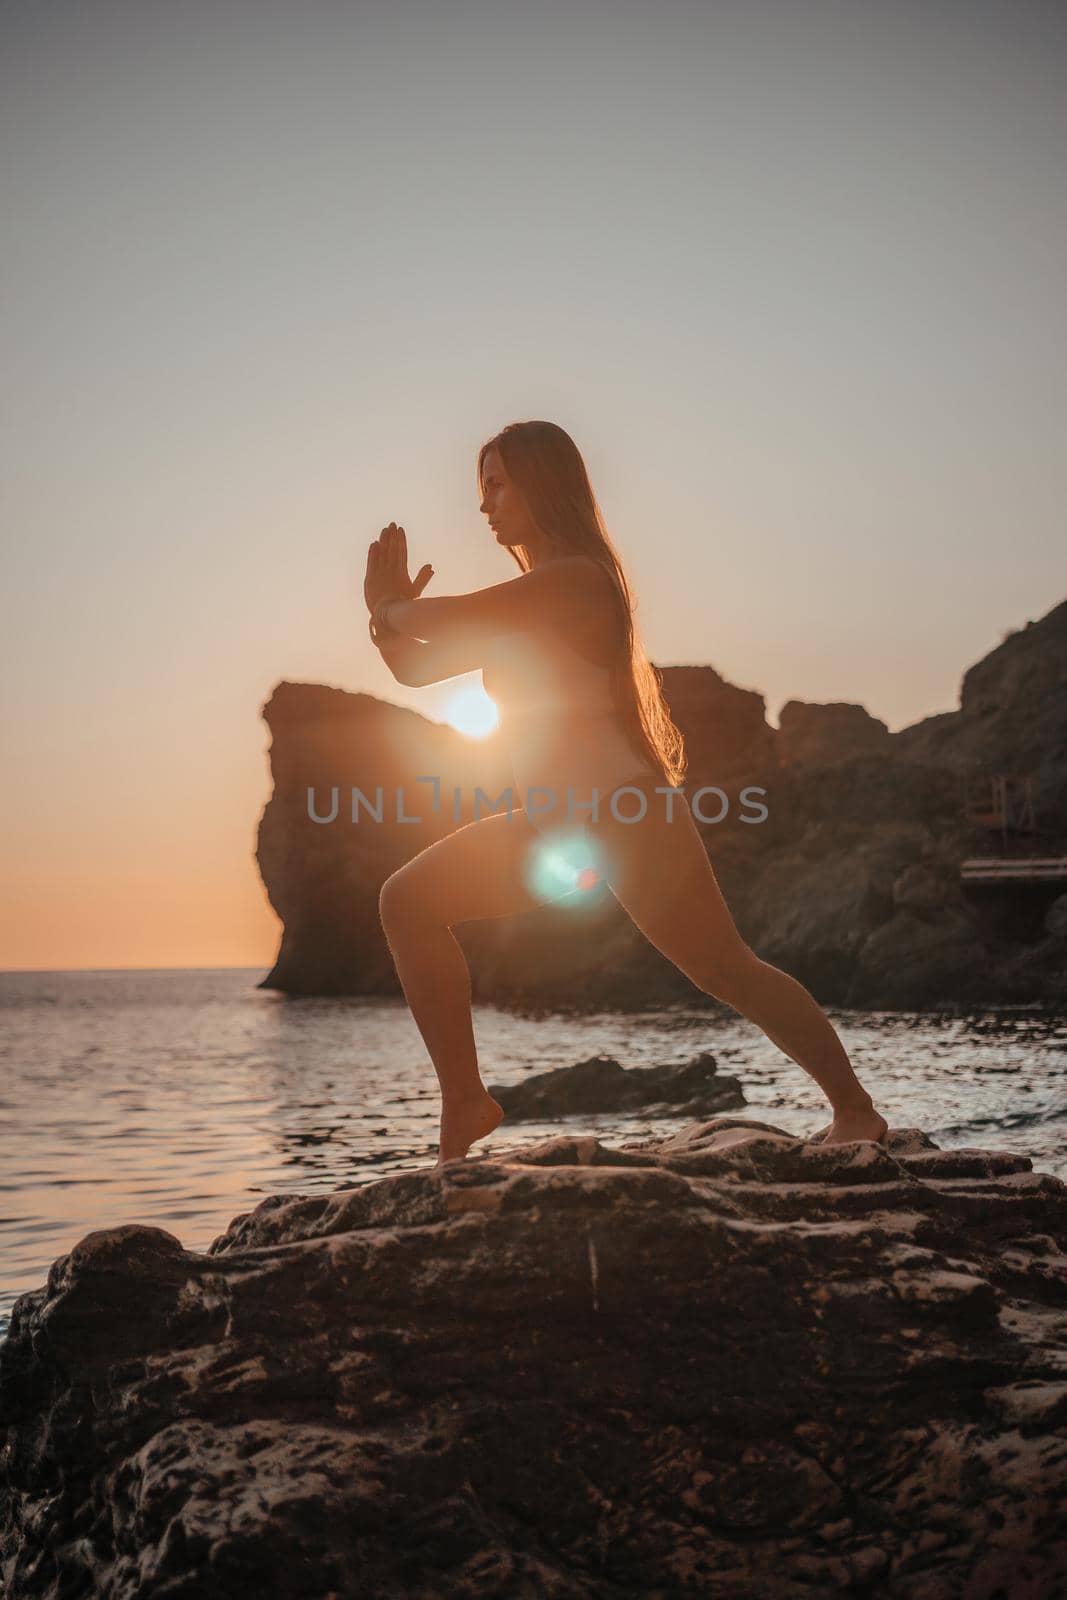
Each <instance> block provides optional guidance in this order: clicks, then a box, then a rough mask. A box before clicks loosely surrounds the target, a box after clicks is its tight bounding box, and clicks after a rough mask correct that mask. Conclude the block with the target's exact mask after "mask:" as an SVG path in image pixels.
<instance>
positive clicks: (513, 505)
mask: <svg viewBox="0 0 1067 1600" xmlns="http://www.w3.org/2000/svg"><path fill="white" fill-rule="evenodd" d="M482 481H483V483H484V484H485V493H484V494H483V496H482V503H481V506H480V507H479V510H480V511H481V512H482V514H483V516H486V517H488V519H489V525H490V527H491V528H492V530H493V532H494V534H495V535H496V542H497V544H499V545H515V544H524V545H530V544H531V543H535V542H537V540H538V539H539V535H538V532H537V527H536V524H535V523H534V521H533V518H532V517H531V516H530V513H529V511H528V509H527V506H526V499H525V497H524V495H523V492H522V490H521V489H520V488H519V486H518V484H517V483H514V482H513V481H512V480H511V478H509V477H508V474H507V468H506V467H505V466H504V463H503V462H502V461H501V459H500V454H499V452H498V451H497V450H495V449H493V450H487V451H486V453H485V459H484V460H483V462H482Z"/></svg>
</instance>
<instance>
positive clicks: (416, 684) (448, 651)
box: [378, 633, 483, 689]
mask: <svg viewBox="0 0 1067 1600" xmlns="http://www.w3.org/2000/svg"><path fill="white" fill-rule="evenodd" d="M378 650H379V653H380V654H381V657H382V660H383V661H384V662H385V664H386V666H387V667H388V668H389V671H390V672H391V673H392V674H393V677H394V678H395V679H396V681H397V683H403V684H405V685H406V686H407V687H408V688H411V689H422V688H425V686H426V685H427V684H428V683H441V682H443V680H444V679H446V678H456V677H459V676H460V674H461V673H464V672H476V671H477V669H478V668H479V667H480V666H481V664H482V655H483V651H482V650H481V649H480V648H479V646H478V644H477V643H476V642H472V641H470V640H463V639H455V640H441V641H439V642H437V643H435V644H424V643H423V641H422V640H421V639H409V638H408V636H407V634H404V633H397V634H394V635H392V636H391V637H388V638H383V639H382V640H380V642H379V644H378Z"/></svg>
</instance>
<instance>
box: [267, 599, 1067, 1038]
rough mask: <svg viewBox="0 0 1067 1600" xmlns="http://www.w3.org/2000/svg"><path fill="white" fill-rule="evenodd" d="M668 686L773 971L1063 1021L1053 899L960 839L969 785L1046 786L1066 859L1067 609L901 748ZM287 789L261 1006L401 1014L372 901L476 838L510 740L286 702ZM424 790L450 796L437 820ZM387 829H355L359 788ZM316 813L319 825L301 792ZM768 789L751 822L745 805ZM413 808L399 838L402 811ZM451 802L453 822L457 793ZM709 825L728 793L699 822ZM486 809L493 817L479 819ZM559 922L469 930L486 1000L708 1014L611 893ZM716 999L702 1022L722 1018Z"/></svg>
mask: <svg viewBox="0 0 1067 1600" xmlns="http://www.w3.org/2000/svg"><path fill="white" fill-rule="evenodd" d="M661 671H662V678H663V688H664V693H665V695H666V698H667V700H668V702H669V704H670V706H671V710H672V713H673V715H674V717H675V720H676V721H677V723H678V725H679V726H680V727H681V729H682V731H683V733H684V734H685V738H686V744H687V748H688V752H689V773H688V779H687V783H686V794H687V797H688V798H689V800H690V803H691V804H692V802H693V799H694V797H695V796H696V794H697V791H698V789H699V788H701V787H702V786H704V785H718V786H719V787H720V788H721V789H722V790H723V791H724V792H725V794H726V795H727V798H728V800H729V802H730V806H729V811H728V814H727V816H726V817H725V819H724V820H723V821H722V822H721V823H719V824H715V823H708V824H706V825H705V824H701V825H700V831H701V833H702V836H703V838H704V840H705V842H706V844H707V847H708V852H709V856H710V858H711V860H712V862H713V864H714V867H715V871H716V874H717V876H718V878H719V881H720V883H721V884H722V887H723V890H724V892H725V893H726V896H727V899H728V901H729V903H730V908H731V910H732V912H733V914H734V917H735V920H736V921H737V923H738V926H739V927H740V928H741V930H742V933H743V934H744V935H745V937H746V938H747V939H748V940H749V941H750V942H751V943H752V944H753V946H754V948H755V949H756V950H757V952H758V953H759V954H760V955H761V956H763V957H764V958H765V959H767V960H769V961H772V962H774V963H775V964H776V965H778V966H782V967H784V968H785V969H786V970H787V971H789V972H792V973H793V974H794V975H795V976H796V977H798V978H800V979H801V981H802V982H804V983H806V984H807V985H808V986H809V987H810V988H811V989H812V990H813V992H814V993H815V995H816V996H817V998H818V999H819V1000H821V1001H822V1002H823V1003H824V1004H839V1005H854V1006H866V1007H883V1006H899V1007H903V1008H909V1007H924V1006H941V1005H946V1004H949V1005H960V1004H962V1005H986V1004H990V1003H996V1002H1004V1003H1019V1002H1033V1001H1043V1002H1046V1003H1048V1004H1050V1005H1055V1006H1060V1005H1067V927H1065V922H1064V918H1062V917H1061V916H1058V915H1057V916H1054V917H1052V918H1051V920H1049V919H1048V912H1049V908H1050V906H1051V903H1052V900H1053V899H1054V898H1055V895H1056V894H1057V893H1062V889H1060V888H1058V887H1057V886H1056V885H1051V886H1050V885H1045V886H1043V887H1041V888H1040V889H1038V890H1025V889H1019V888H1014V889H1003V888H997V889H994V890H992V891H985V892H981V893H977V892H975V891H973V890H968V891H967V892H966V893H964V892H962V891H961V887H960V871H959V868H960V862H961V860H962V859H964V858H965V857H966V856H969V855H974V854H988V853H990V851H991V850H992V851H993V852H994V853H996V852H997V851H998V850H999V848H1000V845H999V840H997V839H994V840H993V841H992V842H991V841H990V839H989V838H988V837H987V836H986V835H984V834H981V833H979V832H976V831H975V830H974V829H972V828H971V827H970V826H969V825H968V824H967V823H966V821H965V818H964V811H963V805H962V787H961V785H962V778H963V775H964V774H965V773H966V774H968V775H969V776H970V777H972V778H975V777H981V776H982V775H983V774H992V773H998V772H1009V773H1010V772H1022V773H1027V772H1028V773H1032V774H1033V776H1034V783H1035V799H1036V808H1037V818H1038V823H1039V826H1040V827H1041V828H1042V829H1043V830H1044V831H1043V833H1042V835H1041V836H1040V839H1039V841H1038V848H1039V851H1040V853H1048V854H1056V853H1061V852H1062V853H1065V854H1067V739H1065V737H1064V729H1065V728H1067V602H1065V603H1064V604H1062V605H1059V606H1057V607H1056V608H1055V609H1054V610H1053V611H1051V612H1050V613H1049V614H1048V615H1047V616H1046V617H1043V618H1041V620H1040V621H1039V622H1035V623H1033V624H1032V625H1031V626H1029V627H1027V628H1025V629H1023V630H1021V631H1020V632H1019V633H1016V634H1013V635H1011V636H1010V637H1009V638H1007V639H1006V640H1005V641H1004V642H1003V643H1002V644H1001V645H999V646H998V647H997V648H996V649H995V650H993V651H992V652H991V653H990V654H989V655H988V656H987V657H986V658H985V659H984V660H983V661H980V662H978V663H977V664H976V665H975V666H973V667H971V668H970V669H969V671H968V672H967V673H966V674H965V676H964V679H963V689H962V694H961V706H960V709H959V710H958V711H955V712H946V713H944V714H942V715H938V716H935V717H928V718H926V719H924V720H923V721H922V722H919V723H916V724H915V725H914V726H913V727H911V728H905V729H903V730H901V731H900V732H899V733H895V734H890V733H888V732H887V731H886V729H885V727H884V725H883V724H882V723H880V722H878V721H877V719H875V718H873V717H870V716H869V715H868V713H867V712H866V711H865V710H864V709H863V707H861V706H851V705H847V704H840V705H837V704H835V705H829V706H813V705H804V704H801V703H800V702H797V701H790V702H789V703H788V704H787V705H786V706H785V707H783V709H782V712H781V728H780V729H775V728H772V727H771V726H770V725H769V723H768V722H767V718H766V708H765V704H764V699H763V696H762V695H760V694H758V693H757V692H756V691H754V690H750V689H740V688H737V687H736V686H735V685H733V684H729V683H727V682H726V681H725V680H724V679H723V678H722V677H721V675H720V674H719V673H717V672H716V671H715V670H714V669H713V668H711V667H664V668H662V669H661ZM264 716H265V718H266V720H267V722H268V724H269V726H270V728H271V731H272V734H273V742H272V745H271V768H272V773H273V777H274V793H273V796H272V798H271V800H270V802H269V804H268V805H267V807H266V810H265V812H264V814H263V817H262V820H261V823H260V828H259V843H258V849H257V858H258V861H259V866H260V870H261V872H262V874H263V879H264V882H265V884H266V886H267V891H268V894H269V896H270V899H271V903H272V905H273V906H274V908H275V909H276V911H277V912H278V915H279V916H280V917H281V919H282V921H283V923H284V932H283V935H282V942H281V948H280V950H279V953H278V959H277V962H276V964H275V967H274V970H273V971H272V972H271V974H270V975H269V977H268V978H267V979H266V980H265V987H273V988H280V989H285V990H287V991H290V992H294V993H360V994H399V993H400V988H399V984H398V982H397V979H396V974H395V972H394V969H393V963H392V960H391V958H390V955H389V951H388V949H387V947H386V944H385V940H384V937H383V934H382V930H381V926H380V922H379V918H378V890H379V888H380V885H381V883H382V882H383V881H384V879H385V878H386V877H387V876H388V875H389V873H390V872H392V871H393V870H394V869H395V868H396V867H397V866H399V865H401V864H402V863H403V862H404V861H406V860H408V859H410V857H411V856H413V855H414V854H416V853H417V851H419V850H421V849H422V848H424V846H425V845H427V844H429V843H431V842H433V840H435V839H437V838H440V837H441V836H442V835H444V834H447V833H449V832H451V831H452V830H453V829H454V828H455V827H456V826H457V825H459V824H461V823H465V822H468V821H471V820H472V819H473V814H474V813H473V800H474V788H475V785H481V786H482V788H483V789H485V790H486V792H487V793H488V794H489V795H490V796H493V797H498V796H500V795H501V794H502V792H503V790H505V789H506V788H507V786H508V784H509V782H510V781H511V778H510V769H509V768H508V766H507V763H506V759H505V756H504V754H503V751H502V749H501V748H500V746H499V741H498V740H497V739H488V740H485V741H482V742H479V743H477V744H472V742H471V741H469V740H466V739H464V738H462V737H461V736H460V735H459V734H457V733H455V732H453V730H451V729H450V728H447V727H442V726H440V725H438V724H436V723H430V722H427V721H425V720H424V719H423V718H422V717H420V716H418V715H417V714H416V713H415V712H413V711H409V710H405V709H402V708H400V707H398V706H391V705H387V704H385V703H383V702H381V701H378V700H375V699H374V698H373V697H371V696H369V695H348V694H344V693H343V692H342V691H340V690H337V689H326V688H322V687H320V686H317V685H310V684H306V685H302V684H291V683H283V684H280V685H279V686H278V687H277V688H276V690H275V691H274V694H273V695H272V696H271V699H270V701H269V702H268V704H267V705H266V706H265V708H264ZM420 774H423V775H425V774H437V775H439V776H440V778H441V785H442V791H441V792H442V801H441V806H440V809H439V810H438V811H437V812H433V811H432V809H431V808H430V806H429V804H428V801H429V798H430V796H429V789H428V786H426V785H421V786H420V785H418V784H417V783H416V782H415V781H414V780H415V778H416V776H417V775H420ZM379 784H381V785H382V786H383V790H384V794H385V797H386V801H387V803H386V815H385V818H384V820H383V822H382V823H381V824H377V823H371V822H369V821H368V820H367V817H366V813H365V812H363V813H361V818H362V820H361V821H360V822H359V823H358V824H353V822H352V821H351V816H350V804H349V797H350V790H351V787H352V786H353V785H355V786H357V787H360V788H362V789H363V790H364V792H365V793H367V794H368V796H370V797H371V798H373V795H374V792H375V789H376V786H377V785H379ZM309 786H314V787H315V789H316V798H317V803H318V806H319V810H320V814H325V815H328V814H329V800H330V793H331V789H332V787H333V786H336V787H337V788H338V790H339V815H338V817H337V819H336V820H335V821H334V822H331V823H329V824H319V823H315V822H312V821H311V820H309V818H308V814H307V789H308V787H309ZM748 786H752V787H756V788H762V789H764V790H765V791H766V794H765V799H764V802H763V803H765V804H766V806H767V807H768V810H769V816H768V818H767V820H766V821H765V822H763V823H760V824H758V825H754V824H753V823H751V822H745V821H743V820H741V819H742V817H743V816H749V817H751V815H752V814H753V813H752V810H751V808H746V807H745V805H744V803H743V801H742V799H741V791H742V790H743V789H744V788H746V787H748ZM398 788H403V789H404V790H405V799H404V811H403V815H404V816H418V817H420V818H421V820H420V821H419V822H417V823H412V822H410V821H406V820H404V821H400V820H397V816H396V811H395V804H394V801H395V795H396V791H397V789H398ZM454 789H458V790H459V794H460V803H459V809H458V814H457V813H456V812H455V811H454V809H453V790H454ZM701 804H702V806H703V807H705V808H707V809H706V813H705V814H708V815H714V814H716V813H717V811H718V810H719V809H720V802H719V800H718V799H717V797H716V796H714V795H711V796H707V797H705V799H704V800H703V801H702V802H701ZM486 809H487V810H491V809H493V808H492V807H487V808H486ZM579 898H580V900H581V904H580V906H579V905H578V904H577V901H576V900H575V897H571V901H570V902H569V903H567V904H565V905H564V906H562V907H561V906H544V907H542V908H540V909H537V910H534V911H531V912H529V913H528V914H526V915H523V916H519V917H512V918H502V919H500V920H498V921H491V922H482V923H464V924H461V925H460V926H459V928H458V929H457V938H458V939H459V941H460V944H461V945H462V946H463V949H464V951H465V953H466V955H467V959H468V962H469V964H470V968H471V977H472V983H473V992H474V996H475V998H476V999H479V1000H491V1001H495V1002H498V1003H502V1004H509V1005H516V1006H524V1007H526V1008H528V1009H536V1008H544V1007H547V1006H551V1007H568V1006H575V1007H580V1008H583V1009H587V1008H590V1007H596V1006H612V1007H617V1008H619V1009H631V1008H638V1009H640V1008H643V1007H645V1006H650V1005H657V1004H667V1003H671V1002H674V1001H681V1000H686V1001H694V1000H695V1001H700V1000H701V999H702V998H704V997H702V996H701V994H700V992H699V991H697V990H696V989H695V988H694V987H693V985H692V984H691V983H690V982H689V981H688V979H686V978H685V977H683V976H682V974H681V973H680V972H679V971H678V970H677V968H675V967H674V966H673V965H672V964H671V963H670V962H669V961H668V960H666V958H665V957H663V956H662V955H660V954H659V952H658V951H656V950H655V949H654V948H653V947H652V946H651V945H650V944H649V943H648V942H647V941H646V940H645V939H644V938H643V937H642V935H641V934H639V933H638V932H637V931H636V929H635V928H634V927H633V925H632V924H631V923H630V920H629V918H628V917H627V916H626V915H625V913H624V912H623V911H622V910H621V909H620V907H619V906H618V905H617V903H616V902H615V900H614V898H613V897H612V895H611V893H610V891H609V890H607V889H606V888H604V887H603V886H601V887H599V888H597V889H595V890H593V891H592V892H591V893H589V894H587V895H584V896H581V897H579ZM709 1003H710V1002H709Z"/></svg>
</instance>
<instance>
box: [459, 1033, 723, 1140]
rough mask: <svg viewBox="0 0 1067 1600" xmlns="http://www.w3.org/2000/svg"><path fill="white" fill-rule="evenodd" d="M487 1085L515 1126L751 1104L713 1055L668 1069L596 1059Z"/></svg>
mask: <svg viewBox="0 0 1067 1600" xmlns="http://www.w3.org/2000/svg"><path fill="white" fill-rule="evenodd" d="M487 1087H488V1089H489V1093H490V1094H491V1095H492V1096H493V1098H494V1100H496V1101H497V1103H498V1104H499V1105H501V1106H503V1108H504V1111H505V1112H506V1114H507V1117H508V1120H509V1122H513V1121H516V1120H522V1119H524V1118H527V1119H528V1118H533V1117H565V1116H569V1115H573V1114H575V1113H577V1112H590V1111H592V1112H597V1111H604V1112H608V1111H610V1112H614V1113H619V1112H622V1113H627V1112H633V1113H635V1114H636V1113H642V1112H643V1113H646V1114H647V1112H648V1111H650V1110H651V1108H652V1107H653V1106H655V1107H656V1108H657V1109H658V1110H659V1111H660V1113H661V1115H667V1116H674V1117H710V1116H711V1115H712V1113H713V1112H716V1111H725V1110H729V1109H731V1108H733V1107H735V1106H743V1105H744V1104H745V1093H744V1090H743V1089H742V1087H741V1083H740V1080H739V1079H738V1078H732V1077H730V1076H728V1075H727V1074H726V1073H720V1072H719V1070H718V1068H717V1067H716V1065H715V1057H714V1056H713V1055H711V1054H710V1053H709V1052H707V1051H704V1052H702V1053H701V1054H700V1055H699V1056H697V1057H696V1059H695V1060H693V1061H684V1062H681V1063H677V1062H668V1063H667V1064H666V1065H665V1066H662V1067H624V1066H623V1065H622V1063H621V1062H619V1061H616V1060H615V1058H614V1057H613V1056H591V1057H590V1058H589V1060H588V1061H578V1062H576V1063H575V1065H574V1066H573V1067H553V1068H552V1069H551V1071H549V1072H534V1073H531V1074H530V1076H529V1077H527V1078H523V1079H522V1080H521V1081H520V1082H519V1083H514V1084H502V1083H491V1084H488V1085H487Z"/></svg>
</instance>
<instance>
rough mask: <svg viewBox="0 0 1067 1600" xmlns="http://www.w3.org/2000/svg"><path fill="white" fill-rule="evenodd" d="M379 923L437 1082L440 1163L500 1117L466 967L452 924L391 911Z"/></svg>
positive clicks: (462, 1151) (488, 1130)
mask: <svg viewBox="0 0 1067 1600" xmlns="http://www.w3.org/2000/svg"><path fill="white" fill-rule="evenodd" d="M386 917H388V920H387V921H386ZM383 922H384V923H385V931H386V937H387V938H388V940H389V948H390V950H391V951H392V953H393V962H394V965H395V966H396V971H397V976H398V978H399V979H400V986H401V988H402V989H403V991H404V997H405V999H406V1000H407V1003H408V1005H409V1006H410V1007H411V1014H412V1016H413V1017H414V1018H415V1022H416V1025H417V1027H418V1030H419V1032H420V1033H421V1035H422V1038H423V1042H424V1043H425V1045H426V1048H427V1050H428V1051H429V1054H430V1059H431V1061H432V1062H433V1065H434V1070H435V1071H436V1073H437V1081H438V1082H439V1083H440V1085H441V1139H440V1153H439V1156H438V1162H437V1164H438V1166H441V1165H442V1164H443V1163H444V1162H445V1161H452V1160H455V1159H456V1158H457V1157H459V1156H465V1155H466V1154H467V1151H468V1150H469V1149H470V1147H471V1145H472V1144H473V1143H474V1141H475V1140H476V1139H484V1138H485V1136H486V1134H488V1133H492V1131H493V1129H494V1128H496V1127H498V1126H499V1124H500V1123H501V1122H502V1121H503V1119H504V1112H503V1109H502V1108H501V1106H500V1105H499V1104H498V1102H497V1101H496V1100H494V1099H493V1097H492V1095H491V1094H490V1093H489V1091H488V1090H487V1089H486V1087H485V1084H484V1083H483V1082H482V1078H481V1074H480V1072H479V1071H478V1051H477V1047H476V1045H475V1042H474V1023H473V1018H472V1016H471V977H470V968H469V967H468V966H467V958H466V956H465V955H464V954H463V951H462V949H461V947H460V944H459V941H458V940H457V938H456V936H455V934H454V933H453V932H452V930H451V928H445V927H441V926H437V925H434V924H430V923H427V922H426V921H424V920H422V919H415V918H407V919H405V918H404V917H403V916H401V915H398V914H397V913H396V912H395V911H394V912H393V913H392V914H390V913H385V914H384V915H383Z"/></svg>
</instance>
